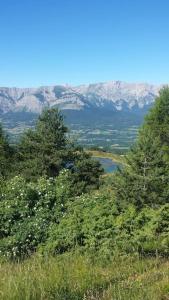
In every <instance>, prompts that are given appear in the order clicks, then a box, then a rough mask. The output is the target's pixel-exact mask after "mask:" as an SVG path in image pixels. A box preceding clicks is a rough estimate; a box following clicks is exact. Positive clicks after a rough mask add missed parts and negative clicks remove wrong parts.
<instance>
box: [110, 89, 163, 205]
mask: <svg viewBox="0 0 169 300" xmlns="http://www.w3.org/2000/svg"><path fill="white" fill-rule="evenodd" d="M115 188H116V193H117V197H118V199H119V201H121V202H122V201H123V202H126V201H127V202H133V203H134V204H136V205H137V206H138V207H142V206H143V205H146V204H148V205H151V206H156V205H158V204H162V203H166V202H168V199H169V88H167V87H166V88H163V89H162V90H161V91H160V95H159V97H158V98H157V99H156V102H155V105H154V107H153V108H152V109H151V111H150V113H149V114H148V116H147V117H146V118H145V122H144V125H143V127H142V128H141V130H140V132H139V137H138V140H137V142H136V144H135V145H134V147H133V148H132V150H131V151H130V152H129V154H128V155H127V167H126V168H124V169H123V170H120V171H119V172H118V174H117V177H116V180H115Z"/></svg>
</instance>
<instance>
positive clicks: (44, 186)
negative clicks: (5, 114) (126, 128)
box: [0, 88, 169, 300]
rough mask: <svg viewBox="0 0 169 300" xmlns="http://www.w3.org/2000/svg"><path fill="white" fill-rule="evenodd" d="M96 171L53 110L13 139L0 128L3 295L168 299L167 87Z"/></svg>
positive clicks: (51, 297)
mask: <svg viewBox="0 0 169 300" xmlns="http://www.w3.org/2000/svg"><path fill="white" fill-rule="evenodd" d="M103 173H104V172H103V169H102V167H101V165H100V163H99V162H98V161H96V160H94V159H93V158H92V157H91V156H90V154H89V153H86V152H85V151H84V149H83V148H82V147H79V146H78V145H75V144H74V143H73V141H72V140H71V138H70V137H69V134H68V128H67V127H66V126H65V124H64V122H63V117H62V115H61V114H60V112H59V111H58V110H57V109H49V110H45V111H43V112H42V114H41V115H40V117H39V118H38V120H37V123H36V126H35V129H29V130H27V131H25V132H24V134H23V135H22V137H21V139H20V141H19V142H18V144H17V145H16V146H15V147H14V146H11V144H10V141H9V140H8V137H7V136H6V134H5V132H4V130H3V128H1V129H0V199H1V201H0V214H1V218H0V255H1V267H0V268H1V272H4V271H3V270H7V271H5V272H7V274H8V275H5V278H6V279H5V282H2V290H1V295H2V299H69V300H70V299H79V300H80V299H88V300H89V299H104V300H106V299H107V300H108V299H109V300H110V299H143V298H144V299H161V300H162V299H168V297H169V271H168V257H169V88H163V89H162V90H161V92H160V95H159V97H158V98H157V99H156V102H155V104H154V106H153V108H152V109H151V111H150V112H149V114H148V115H147V116H146V118H145V121H144V124H143V126H142V127H141V128H140V131H139V136H138V139H137V141H136V143H135V145H134V146H133V147H132V149H131V150H130V151H129V153H128V154H127V155H126V162H125V164H124V166H123V167H122V168H120V169H119V170H118V171H116V172H114V173H113V174H112V175H105V174H104V176H103ZM158 269H159V270H160V271H158ZM12 270H13V271H12ZM28 270H31V274H30V273H29V271H28ZM13 272H16V274H15V275H14V273H13ZM22 275H23V277H22ZM8 276H9V278H8ZM14 277H15V278H14ZM11 278H12V279H11ZM44 278H47V279H44ZM8 279H9V281H11V280H12V282H13V283H12V285H11V284H9V285H10V288H11V286H13V289H14V292H13V295H14V297H13V298H12V292H11V293H8V284H7V283H6V282H7V281H8ZM26 282H29V284H27V285H26ZM42 286H44V287H43V288H42ZM20 287H21V289H20Z"/></svg>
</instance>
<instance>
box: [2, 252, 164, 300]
mask: <svg viewBox="0 0 169 300" xmlns="http://www.w3.org/2000/svg"><path fill="white" fill-rule="evenodd" d="M0 274H1V278H0V299H1V300H11V299H16V300H35V299H41V300H49V299H57V300H66V299H67V300H111V299H112V300H123V299H124V300H132V299H137V300H138V299H140V300H142V299H144V300H150V299H153V300H160V299H161V300H167V299H169V261H166V260H164V259H159V258H154V259H153V258H148V259H138V258H132V257H126V258H120V257H119V258H118V259H114V260H112V261H111V262H109V263H107V264H103V263H102V264H101V263H94V262H92V261H91V259H89V258H87V257H84V256H81V255H78V256H77V255H76V256H75V255H72V256H71V255H70V254H69V255H66V256H65V255H64V256H58V257H56V258H52V257H50V258H46V259H44V258H41V257H37V256H34V257H32V258H31V259H28V260H26V261H24V262H22V263H8V262H5V263H1V265H0Z"/></svg>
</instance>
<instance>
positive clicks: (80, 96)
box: [0, 81, 161, 114]
mask: <svg viewBox="0 0 169 300" xmlns="http://www.w3.org/2000/svg"><path fill="white" fill-rule="evenodd" d="M160 88H161V86H155V85H150V84H145V83H125V82H121V81H111V82H106V83H97V84H90V85H81V86H77V87H73V86H68V85H62V86H61V85H56V86H49V87H48V86H44V87H39V88H7V87H2V88H0V112H1V114H4V113H8V112H22V111H24V112H32V113H40V112H41V111H42V109H43V108H44V107H55V106H58V107H59V108H60V109H62V110H74V111H84V110H90V109H106V110H107V109H108V110H113V111H123V110H124V111H126V110H128V111H132V110H140V109H144V108H145V107H149V106H150V105H151V104H152V103H153V101H154V99H155V97H156V96H157V95H158V92H159V89H160Z"/></svg>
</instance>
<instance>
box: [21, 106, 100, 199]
mask: <svg viewBox="0 0 169 300" xmlns="http://www.w3.org/2000/svg"><path fill="white" fill-rule="evenodd" d="M67 133H68V129H67V127H66V126H65V125H64V120H63V116H62V115H61V114H60V112H59V111H58V109H56V108H53V109H48V110H45V111H43V112H42V115H41V116H40V117H39V119H38V121H37V124H36V126H35V129H34V130H28V131H27V132H25V134H24V135H23V137H22V139H21V142H20V144H19V153H18V164H17V168H16V169H17V173H22V175H23V176H24V177H25V178H26V179H27V180H37V178H39V177H40V176H46V177H55V176H58V174H59V172H60V171H61V170H62V169H65V168H66V169H69V170H70V173H71V176H70V177H71V178H70V180H71V182H72V186H73V190H74V191H75V187H76V190H77V191H76V193H77V194H80V193H82V192H85V191H87V190H88V189H90V188H97V187H98V186H99V177H100V175H101V174H102V173H103V169H102V168H101V166H100V163H98V162H96V161H95V160H93V159H92V158H91V156H90V155H88V154H86V153H85V152H84V151H83V149H82V148H80V147H77V146H75V145H74V144H73V143H72V142H71V141H70V139H69V138H68V135H67Z"/></svg>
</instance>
